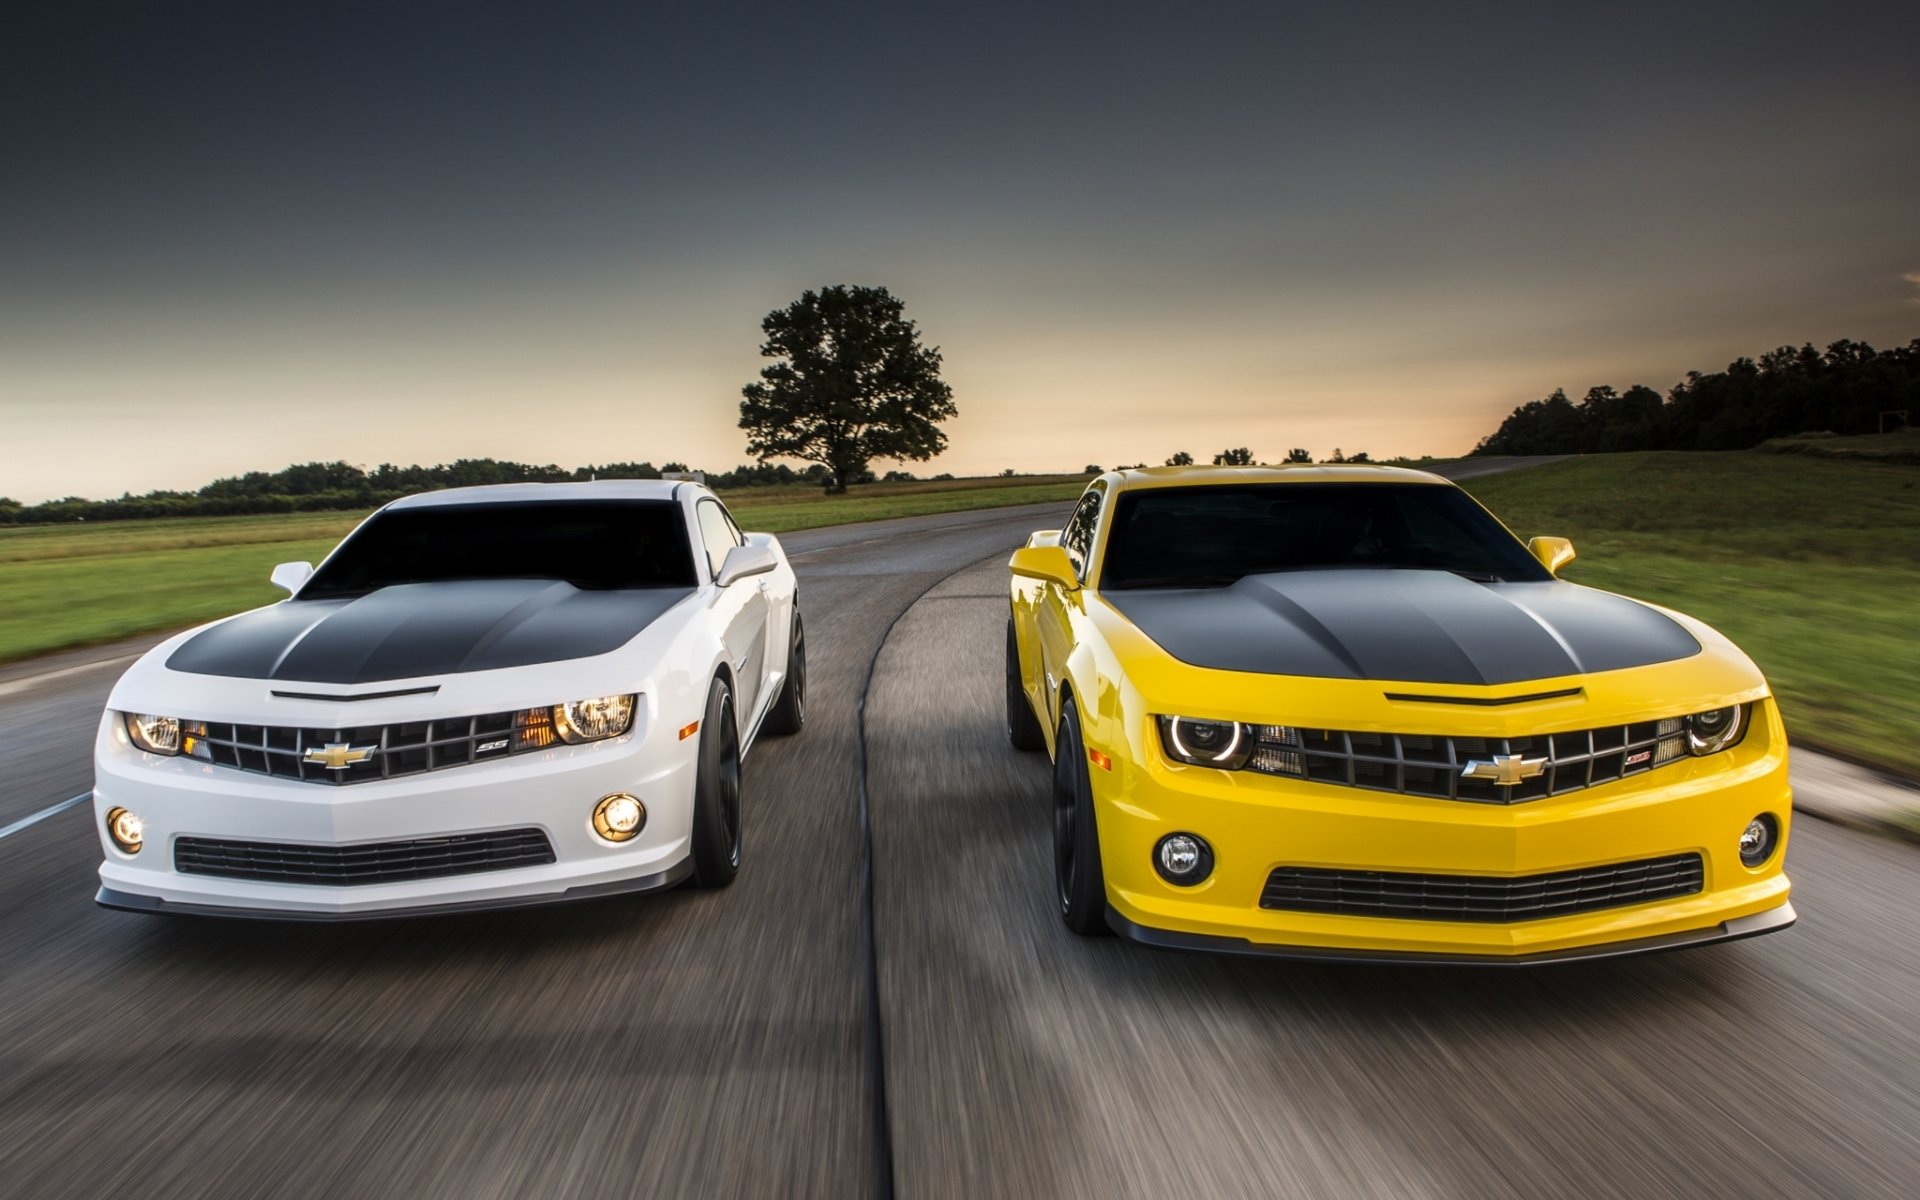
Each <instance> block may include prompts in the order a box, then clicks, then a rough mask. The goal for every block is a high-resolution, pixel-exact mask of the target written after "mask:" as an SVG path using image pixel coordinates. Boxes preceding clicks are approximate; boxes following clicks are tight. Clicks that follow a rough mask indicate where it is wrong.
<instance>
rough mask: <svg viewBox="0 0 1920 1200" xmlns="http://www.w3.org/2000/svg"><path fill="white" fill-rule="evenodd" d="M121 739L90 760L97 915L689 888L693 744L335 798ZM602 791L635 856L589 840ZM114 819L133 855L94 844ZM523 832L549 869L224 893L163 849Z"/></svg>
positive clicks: (106, 731) (382, 912)
mask: <svg viewBox="0 0 1920 1200" xmlns="http://www.w3.org/2000/svg"><path fill="white" fill-rule="evenodd" d="M116 726H117V722H114V721H112V720H111V719H110V720H108V721H106V722H103V725H102V730H101V735H100V740H99V743H98V745H97V747H96V753H95V785H94V799H93V807H94V827H95V829H96V831H98V832H99V833H100V834H101V846H102V850H103V853H104V856H105V861H104V862H103V863H102V864H101V867H100V882H101V889H100V893H99V895H98V897H97V899H98V901H99V902H100V903H101V904H103V905H105V906H107V907H111V908H122V909H131V910H134V911H141V912H162V913H197V914H202V915H209V914H211V915H226V916H257V917H269V918H276V919H283V920H355V919H362V918H370V917H383V916H407V915H428V914H434V913H442V912H449V911H461V910H467V909H481V908H503V907H516V906H520V905H524V904H535V903H546V902H552V901H564V900H574V899H583V898H588V897H592V896H597V895H607V894H616V893H626V892H633V891H650V890H655V889H658V888H662V887H670V886H672V885H673V884H675V883H678V882H679V881H680V880H681V879H682V878H684V877H685V875H686V871H687V852H688V837H689V832H690V829H691V818H692V808H693V792H694V775H695V771H696V769H697V768H696V765H695V752H694V749H693V748H694V747H696V746H697V745H698V742H697V740H694V739H689V740H687V741H684V742H675V743H672V744H666V745H660V744H653V743H650V742H649V740H648V739H647V737H646V736H645V734H646V729H647V728H648V726H647V725H645V724H641V723H636V728H635V730H634V732H632V733H630V734H627V735H626V736H624V737H620V738H614V739H610V740H609V741H606V742H598V743H593V744H590V745H584V746H557V747H554V748H552V749H549V750H545V751H540V752H538V753H523V754H517V755H514V756H513V757H512V758H509V759H503V760H499V761H495V762H483V763H474V764H471V765H466V766H457V767H450V768H447V769H444V770H441V771H435V772H430V773H427V774H422V775H412V776H405V777H401V778H396V779H391V780H381V781H377V782H367V783H355V784H349V785H346V786H330V785H325V784H315V783H302V782H299V781H297V780H289V779H275V778H270V777H266V776H262V775H256V774H252V773H249V772H245V771H240V770H237V769H234V768H229V767H223V766H215V765H212V764H210V763H206V762H202V761H199V760H194V759H183V758H161V757H158V756H155V755H151V754H144V753H141V752H140V751H138V750H134V749H132V748H131V747H130V746H128V745H127V744H126V742H125V735H124V733H122V732H120V731H119V730H118V729H117V727H116ZM658 741H659V739H654V743H657V742H658ZM612 792H629V793H631V794H633V795H635V796H638V797H639V798H640V799H641V801H642V802H643V803H644V804H645V806H646V809H647V821H646V825H645V826H644V828H643V829H642V831H641V833H640V834H639V836H637V837H635V838H634V839H632V840H631V841H628V842H624V843H619V844H614V843H610V842H607V841H604V840H602V839H601V838H600V837H599V836H598V835H596V834H595V833H594V831H593V822H592V811H593V806H594V804H595V803H596V802H597V801H598V800H599V799H600V797H602V796H605V795H607V794H609V793H612ZM114 808H127V809H130V810H132V811H133V812H135V813H137V814H138V815H139V817H140V818H141V820H142V822H143V823H144V825H145V827H146V830H145V832H146V837H145V844H144V845H143V846H142V848H141V849H140V852H139V853H138V854H133V855H129V854H126V853H124V852H123V851H121V850H119V849H118V848H117V847H115V846H114V845H113V844H112V843H111V842H110V841H109V840H108V839H107V838H106V837H105V835H104V827H105V820H106V814H107V813H108V812H109V811H110V810H111V809H114ZM522 828H536V829H539V830H540V831H541V832H542V833H544V834H545V836H546V838H547V841H548V842H549V844H550V845H551V846H552V849H553V855H554V861H553V862H551V863H543V864H538V865H531V866H517V867H511V868H507V869H497V870H482V871H476V872H473V873H468V874H458V875H441V876H436V877H433V878H427V879H415V880H407V881H404V882H378V883H358V884H344V885H334V884H312V883H299V882H268V881H263V880H255V879H235V878H229V877H225V876H219V875H208V874H198V873H192V872H186V871H180V870H176V869H175V864H174V843H175V842H176V840H177V839H179V838H181V837H186V836H192V837H203V838H217V839H224V840H231V841H245V842H268V843H283V844H294V845H302V846H327V847H336V846H337V847H353V846H361V845H372V844H377V843H386V842H402V841H410V840H415V839H433V838H444V837H449V836H452V835H457V834H471V833H484V832H489V831H494V830H504V829H522Z"/></svg>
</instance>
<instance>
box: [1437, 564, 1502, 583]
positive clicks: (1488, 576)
mask: <svg viewBox="0 0 1920 1200" xmlns="http://www.w3.org/2000/svg"><path fill="white" fill-rule="evenodd" d="M1447 570H1448V572H1449V573H1451V574H1454V575H1458V576H1459V577H1460V578H1462V579H1471V580H1473V581H1474V582H1475V583H1505V582H1507V577H1506V576H1505V575H1495V574H1494V573H1493V572H1491V571H1466V570H1462V569H1460V568H1458V567H1448V568H1447Z"/></svg>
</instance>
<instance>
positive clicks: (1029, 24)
mask: <svg viewBox="0 0 1920 1200" xmlns="http://www.w3.org/2000/svg"><path fill="white" fill-rule="evenodd" d="M1916 45H1920V5H1914V4H1853V5H1848V4H1836V5H1825V6H1813V5H1807V4H1771V3H1729V4H1709V3H1699V4H1679V3H1671V2H1669V3H1662V4H1654V5H1636V4H1606V5H1594V6H1592V7H1586V8H1583V7H1575V6H1568V5H1558V4H1539V3H1526V4H1499V5H1481V4H1469V3H1452V4H1446V5H1439V4H1414V5H1395V4H1357V5H1337V6H1336V5H1318V4H1316V5H1304V4H1302V5H1294V4H1284V3H1276V2H1271V0H1270V2H1268V3H1260V4H1244V5H1243V4H1205V3H1196V4H1167V3H1161V4H1147V5H1135V4H1127V3H1103V4H1068V3H1054V4H1034V3H1026V4H1020V5H998V4H994V3H987V2H984V0H982V2H976V3H967V4H954V5H946V4H931V3H929V4H894V5H873V6H846V5H837V4H814V3H809V4H783V5H766V4H761V5H730V4H726V3H701V4H697V5H665V4H635V3H624V4H618V5H597V6H582V5H569V4H564V3H542V4H517V5H505V4H490V3H484V2H475V0H465V2H462V3H439V2H436V0H412V2H410V3H406V4H391V3H380V4H371V5H357V4H352V3H345V2H330V3H327V4H313V5H281V4H259V3H236V4H196V3H191V2H185V0H170V2H168V3H164V4H161V3H152V2H150V0H137V2H129V3H118V4H100V3H91V2H89V0H61V2H34V3H28V4H15V5H9V6H7V11H6V13H5V15H4V16H0V495H10V496H13V497H14V498H16V499H19V500H23V501H27V502H33V501H38V500H43V499H47V498H50V497H55V496H63V495H84V496H96V497H98V496H107V495H117V494H119V493H121V492H123V491H133V492H136V493H137V492H144V491H146V490H149V489H151V488H190V487H197V486H198V485H200V484H203V483H205V482H207V481H209V480H211V479H214V478H216V477H219V476H223V475H231V474H237V473H240V472H242V471H246V470H254V469H265V470H271V469H276V468H278V467H281V466H284V465H286V464H287V463H290V462H305V461H312V460H334V459H344V460H346V461H348V462H353V463H358V464H361V465H364V466H367V467H372V466H375V465H377V464H379V463H382V462H395V463H402V464H406V463H414V462H419V463H433V462H445V461H451V460H453V459H455V458H460V457H484V456H490V457H495V458H508V459H516V460H520V461H529V462H543V463H544V462H553V463H558V464H560V465H563V466H575V465H581V464H586V463H597V462H608V461H638V460H650V461H653V462H655V463H660V462H665V461H669V460H677V461H682V462H688V463H692V464H695V465H700V466H705V467H708V468H712V469H725V468H728V467H731V466H734V465H736V464H738V463H741V462H744V461H747V455H746V452H745V436H744V434H743V433H742V431H740V430H739V429H738V428H737V420H738V405H739V390H740V388H741V386H742V385H743V384H746V383H748V382H751V381H752V380H753V379H754V378H755V376H756V372H757V371H758V370H759V368H760V366H761V365H762V362H763V360H762V359H761V358H760V357H759V353H758V348H759V343H760V340H761V339H760V329H759V323H760V321H761V319H762V318H763V317H764V316H765V314H766V313H767V312H768V311H769V310H771V309H774V308H777V307H780V306H783V305H785V304H787V303H790V302H791V301H792V300H794V299H795V298H796V297H798V295H799V294H800V293H801V292H802V291H803V290H805V289H807V288H817V287H820V286H824V285H827V284H833V283H860V284H876V285H882V286H885V287H887V288H889V289H890V290H892V291H893V293H894V294H895V295H897V296H899V297H900V298H901V299H902V300H904V302H905V304H906V311H907V315H908V316H910V317H912V318H914V319H915V320H916V321H917V322H918V323H919V326H920V330H921V333H922V336H923V338H924V339H925V341H927V342H928V343H929V344H933V345H937V346H939V347H940V348H941V351H942V353H943V354H944V356H945V364H946V366H945V376H946V378H947V380H948V382H949V383H951V384H952V386H953V389H954V395H955V400H956V402H957V404H958V405H959V410H960V415H959V417H958V418H957V419H955V420H954V421H952V422H951V423H949V425H948V426H947V431H948V434H949V437H950V439H951V444H950V447H949V449H948V451H947V452H946V453H945V454H944V455H942V456H941V457H940V458H939V459H937V460H936V461H935V462H934V463H931V464H925V465H922V464H917V463H915V464H907V465H908V467H909V468H910V469H912V470H915V471H916V472H919V473H922V474H925V473H930V472H934V471H950V472H953V473H956V474H963V475H964V474H984V473H996V472H998V471H1000V470H1002V469H1006V468H1013V469H1016V470H1019V471H1023V472H1024V471H1047V470H1062V469H1064V470H1076V469H1078V468H1079V467H1080V466H1082V465H1083V464H1089V463H1099V464H1104V465H1112V464H1115V463H1121V462H1138V461H1151V462H1158V461H1161V460H1162V459H1164V458H1165V457H1166V456H1168V455H1170V454H1171V453H1173V452H1174V451H1176V450H1183V449H1184V450H1188V451H1190V452H1192V453H1194V454H1195V455H1196V456H1199V457H1201V458H1202V459H1203V460H1204V459H1205V458H1206V457H1208V456H1210V455H1211V454H1212V453H1214V452H1215V451H1217V450H1219V449H1222V448H1225V447H1228V446H1242V445H1244V446H1248V447H1251V448H1252V449H1253V451H1254V453H1255V455H1256V457H1258V458H1261V459H1265V460H1277V459H1279V458H1281V457H1283V456H1284V455H1285V453H1286V451H1287V450H1288V449H1289V448H1290V447H1294V446H1302V447H1306V448H1308V449H1310V450H1311V451H1312V452H1313V453H1314V454H1315V455H1316V456H1325V455H1328V454H1330V453H1331V452H1332V451H1333V449H1334V448H1335V447H1339V448H1342V449H1344V450H1345V451H1346V452H1347V453H1352V452H1354V451H1356V450H1366V451H1367V452H1369V453H1371V454H1372V455H1374V456H1375V457H1382V456H1386V455H1391V454H1406V455H1416V456H1417V455H1421V454H1433V455H1440V456H1451V455H1457V454H1461V453H1464V452H1466V451H1467V450H1469V449H1471V448H1472V446H1473V445H1474V443H1475V442H1476V441H1477V440H1478V439H1479V438H1480V437H1482V436H1484V435H1485V434H1486V433H1488V432H1490V431H1491V430H1492V429H1493V428H1494V427H1495V426H1496V425H1497V424H1498V423H1499V421H1500V419H1501V418H1502V417H1503V416H1504V415H1505V414H1506V413H1507V412H1508V411H1510V410H1511V409H1512V408H1513V407H1514V406H1515V405H1517V404H1520V403H1522V402H1524V401H1527V400H1530V399H1534V398H1537V397H1539V396H1543V395H1546V394H1547V393H1549V392H1551V391H1552V390H1553V389H1554V388H1566V389H1567V390H1568V391H1569V393H1570V394H1573V395H1574V396H1575V397H1576V398H1577V397H1578V396H1579V395H1580V394H1582V393H1583V392H1584V391H1585V389H1586V388H1587V387H1589V386H1591V385H1594V384H1600V383H1608V384H1613V385H1615V386H1619V387H1622V388H1624V387H1626V386H1628V385H1631V384H1634V383H1646V384H1649V385H1651V386H1653V387H1656V388H1658V389H1660V390H1662V391H1664V390H1665V389H1666V388H1668V387H1669V386H1671V385H1672V384H1673V383H1674V382H1675V381H1676V380H1678V379H1680V378H1681V377H1683V376H1684V374H1685V373H1686V372H1687V371H1688V370H1696V369H1697V370H1716V369H1719V368H1721V367H1723V366H1725V365H1726V363H1727V362H1728V361H1730V360H1731V359H1733V358H1734V357H1736V356H1740V355H1758V354H1760V353H1762V352H1764V351H1766V350H1769V349H1771V348H1773V347H1775V346H1779V345H1782V344H1787V343H1793V344H1798V343H1801V342H1806V341H1811V342H1814V343H1815V344H1817V345H1825V344H1826V343H1828V342H1831V341H1833V340H1836V339H1838V338H1842V337H1848V338H1856V339H1861V340H1865V341H1868V342H1870V343H1873V344H1875V345H1877V346H1886V345H1894V344H1904V343H1905V342H1907V341H1909V340H1911V339H1913V338H1915V337H1920V70H1916V68H1915V63H1914V59H1913V47H1914V46H1916ZM879 465H880V466H881V467H882V468H883V469H884V468H885V467H886V466H890V465H892V464H879Z"/></svg>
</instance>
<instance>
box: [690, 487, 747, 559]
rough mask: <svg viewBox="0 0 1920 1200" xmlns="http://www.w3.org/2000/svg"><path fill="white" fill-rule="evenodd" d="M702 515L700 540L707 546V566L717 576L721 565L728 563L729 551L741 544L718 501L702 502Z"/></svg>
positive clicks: (700, 510)
mask: <svg viewBox="0 0 1920 1200" xmlns="http://www.w3.org/2000/svg"><path fill="white" fill-rule="evenodd" d="M698 512H699V514H700V540H701V541H703V542H705V543H706V545H707V566H708V569H709V570H710V571H711V572H712V573H713V574H715V575H718V574H719V573H720V564H721V563H723V562H726V561H727V551H729V550H731V549H733V548H734V547H735V546H738V545H739V544H740V542H739V540H738V538H737V537H736V535H735V534H734V531H733V522H732V521H730V520H728V519H727V514H726V510H724V509H722V508H721V507H720V502H719V501H718V500H702V501H701V502H700V507H699V509H698Z"/></svg>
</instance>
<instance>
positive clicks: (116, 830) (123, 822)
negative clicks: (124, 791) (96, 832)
mask: <svg viewBox="0 0 1920 1200" xmlns="http://www.w3.org/2000/svg"><path fill="white" fill-rule="evenodd" d="M146 833H147V829H146V826H145V825H142V824H141V823H140V818H139V817H136V816H134V815H133V814H132V813H130V812H128V811H127V810H126V809H124V808H113V809H108V810H107V836H108V837H110V838H112V839H113V844H114V845H116V846H118V847H120V849H121V850H123V851H125V852H126V853H128V854H138V853H140V846H141V843H142V842H143V841H145V839H146Z"/></svg>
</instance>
